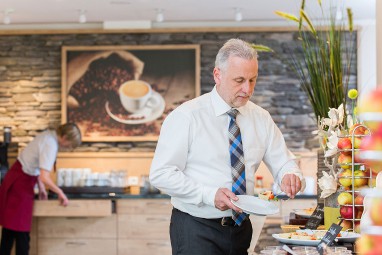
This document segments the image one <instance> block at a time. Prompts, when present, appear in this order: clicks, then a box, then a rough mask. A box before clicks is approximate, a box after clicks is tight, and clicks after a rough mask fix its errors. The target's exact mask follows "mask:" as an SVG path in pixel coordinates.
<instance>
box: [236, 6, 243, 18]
mask: <svg viewBox="0 0 382 255" xmlns="http://www.w3.org/2000/svg"><path fill="white" fill-rule="evenodd" d="M235 10H236V11H235V21H242V20H243V14H242V13H241V9H240V8H236V9H235Z"/></svg>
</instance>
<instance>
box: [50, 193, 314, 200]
mask: <svg viewBox="0 0 382 255" xmlns="http://www.w3.org/2000/svg"><path fill="white" fill-rule="evenodd" d="M65 194H66V196H67V197H68V198H69V199H170V196H169V195H167V194H161V193H155V194H151V193H141V194H130V193H115V192H105V193H65ZM278 197H279V198H280V199H285V198H288V197H287V196H286V195H280V196H278ZM49 198H57V195H56V194H54V193H50V194H49ZM294 199H317V195H297V196H296V197H295V198H294Z"/></svg>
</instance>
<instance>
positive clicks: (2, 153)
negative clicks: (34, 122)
mask: <svg viewBox="0 0 382 255" xmlns="http://www.w3.org/2000/svg"><path fill="white" fill-rule="evenodd" d="M3 135H4V139H3V143H2V144H1V145H0V183H1V182H2V181H3V178H4V176H5V174H6V173H7V171H8V168H9V165H8V145H9V144H10V143H11V138H12V133H11V127H4V132H3Z"/></svg>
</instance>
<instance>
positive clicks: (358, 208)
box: [355, 206, 363, 219]
mask: <svg viewBox="0 0 382 255" xmlns="http://www.w3.org/2000/svg"><path fill="white" fill-rule="evenodd" d="M362 214H363V206H359V207H357V213H356V214H355V218H356V219H361V217H362Z"/></svg>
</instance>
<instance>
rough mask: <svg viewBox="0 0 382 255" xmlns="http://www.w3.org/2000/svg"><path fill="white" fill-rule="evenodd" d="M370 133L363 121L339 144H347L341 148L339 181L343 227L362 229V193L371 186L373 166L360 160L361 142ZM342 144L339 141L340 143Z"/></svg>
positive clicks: (349, 229)
mask: <svg viewBox="0 0 382 255" xmlns="http://www.w3.org/2000/svg"><path fill="white" fill-rule="evenodd" d="M366 136H370V130H369V129H368V128H367V127H366V126H365V125H362V124H356V125H354V126H353V128H351V129H350V131H349V134H347V135H343V136H341V137H339V138H340V142H339V143H343V144H347V146H345V147H346V148H345V149H344V148H343V147H342V146H341V148H339V150H338V153H339V155H338V163H337V165H338V170H339V175H338V180H339V184H340V189H339V190H338V191H339V192H340V194H339V195H338V197H337V201H338V204H339V205H340V215H341V216H340V218H339V219H340V220H342V223H341V225H342V226H343V230H348V231H353V232H357V233H359V232H360V228H359V226H360V220H361V216H362V213H363V209H364V206H363V196H362V195H361V190H362V189H363V188H365V187H369V185H370V186H371V185H372V182H371V181H370V178H371V176H372V172H371V169H370V168H369V167H367V166H366V165H365V163H364V162H363V161H362V160H361V159H360V157H359V153H360V141H361V139H363V138H364V137H366ZM339 147H340V144H339Z"/></svg>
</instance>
